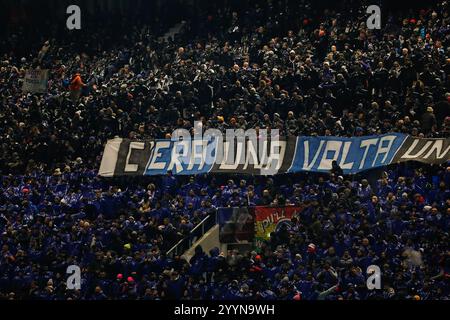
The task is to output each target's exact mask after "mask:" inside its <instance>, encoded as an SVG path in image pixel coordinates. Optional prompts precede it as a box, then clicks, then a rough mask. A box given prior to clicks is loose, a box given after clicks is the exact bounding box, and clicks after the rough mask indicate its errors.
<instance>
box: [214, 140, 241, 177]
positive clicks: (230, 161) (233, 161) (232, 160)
mask: <svg viewBox="0 0 450 320" xmlns="http://www.w3.org/2000/svg"><path fill="white" fill-rule="evenodd" d="M231 146H233V147H234V146H236V148H233V147H230V142H229V141H225V142H224V154H225V157H224V159H223V161H222V163H221V164H220V167H219V168H220V169H223V170H236V169H237V167H238V166H239V163H240V159H241V157H242V156H243V152H242V149H243V143H242V142H241V141H238V142H237V143H236V144H235V143H234V139H233V142H232V144H231ZM234 149H236V157H234V152H233V151H234Z"/></svg>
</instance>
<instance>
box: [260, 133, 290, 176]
mask: <svg viewBox="0 0 450 320" xmlns="http://www.w3.org/2000/svg"><path fill="white" fill-rule="evenodd" d="M285 150H286V141H280V140H272V141H271V143H270V154H269V159H268V160H267V166H266V167H265V168H264V169H263V172H262V173H263V174H275V173H277V171H278V170H280V168H281V165H282V164H283V159H284V152H285ZM274 162H275V164H273V163H274Z"/></svg>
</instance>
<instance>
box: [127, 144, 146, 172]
mask: <svg viewBox="0 0 450 320" xmlns="http://www.w3.org/2000/svg"><path fill="white" fill-rule="evenodd" d="M144 148H145V143H144V142H135V141H134V142H130V146H129V147H128V154H127V160H126V162H125V169H124V172H136V171H138V168H139V165H137V164H131V163H130V156H131V152H132V150H133V149H135V150H144Z"/></svg>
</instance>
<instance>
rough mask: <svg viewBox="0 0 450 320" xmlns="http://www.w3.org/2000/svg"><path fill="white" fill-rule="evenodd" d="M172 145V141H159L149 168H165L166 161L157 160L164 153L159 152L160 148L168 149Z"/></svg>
mask: <svg viewBox="0 0 450 320" xmlns="http://www.w3.org/2000/svg"><path fill="white" fill-rule="evenodd" d="M169 147H170V141H158V142H157V143H156V145H155V151H154V153H153V157H152V160H151V161H150V164H149V165H148V169H150V170H163V169H164V168H165V167H166V164H167V163H166V162H156V160H157V159H158V158H160V157H161V156H162V153H160V152H159V150H160V149H167V148H169Z"/></svg>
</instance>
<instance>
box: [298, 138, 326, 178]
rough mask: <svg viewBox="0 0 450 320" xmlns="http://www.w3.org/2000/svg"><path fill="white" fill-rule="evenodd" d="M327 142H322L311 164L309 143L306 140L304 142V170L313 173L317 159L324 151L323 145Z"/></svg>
mask: <svg viewBox="0 0 450 320" xmlns="http://www.w3.org/2000/svg"><path fill="white" fill-rule="evenodd" d="M324 143H325V141H323V140H322V141H320V144H319V147H318V148H317V150H316V153H315V154H314V158H313V159H312V161H311V162H310V163H308V159H309V141H308V140H305V141H304V142H303V147H304V148H305V149H304V150H305V159H304V160H303V170H307V171H311V169H312V167H313V166H314V163H316V161H317V158H318V157H319V154H320V151H321V150H322V147H323V144H324Z"/></svg>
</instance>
